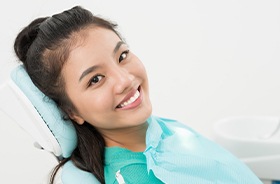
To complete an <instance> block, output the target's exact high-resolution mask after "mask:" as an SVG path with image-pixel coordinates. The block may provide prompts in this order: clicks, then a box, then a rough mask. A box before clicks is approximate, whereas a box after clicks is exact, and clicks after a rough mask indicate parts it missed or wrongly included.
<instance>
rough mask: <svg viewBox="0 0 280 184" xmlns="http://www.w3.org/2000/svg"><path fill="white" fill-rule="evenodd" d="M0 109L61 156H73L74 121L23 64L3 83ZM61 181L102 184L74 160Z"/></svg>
mask: <svg viewBox="0 0 280 184" xmlns="http://www.w3.org/2000/svg"><path fill="white" fill-rule="evenodd" d="M0 111H2V112H4V113H5V114H7V115H8V116H9V117H10V118H11V119H13V120H14V121H15V122H16V123H17V124H18V125H19V126H20V127H21V128H23V129H24V130H25V131H26V132H27V133H29V134H30V135H31V136H32V137H33V139H34V141H35V143H36V144H37V145H38V144H39V146H40V148H42V149H44V150H46V151H48V152H50V153H52V154H54V155H55V156H56V157H57V158H58V160H61V159H63V158H68V157H70V156H71V154H72V152H73V150H74V149H75V148H76V147H77V134H76V131H75V129H74V126H73V124H72V122H71V121H70V120H65V119H63V113H62V112H61V110H60V109H59V108H58V107H57V105H56V104H55V102H54V101H53V100H51V99H50V98H48V97H47V96H45V95H44V94H43V93H42V92H41V91H40V90H39V89H38V88H37V87H36V86H35V85H34V84H33V82H32V81H31V79H30V77H29V75H28V74H27V72H26V70H25V68H24V66H23V65H19V66H17V67H15V68H14V69H13V70H12V72H11V76H10V79H9V80H8V81H7V82H6V83H4V84H3V85H2V86H0ZM15 114H16V115H15ZM36 147H38V146H36ZM58 181H61V182H62V183H65V184H76V183H83V184H99V181H98V180H97V179H96V178H95V176H94V175H93V174H91V173H89V172H86V171H83V170H81V169H78V168H77V167H76V166H75V165H74V164H73V163H72V162H71V161H68V162H67V163H66V164H65V165H64V166H63V168H62V172H61V176H60V178H59V179H58Z"/></svg>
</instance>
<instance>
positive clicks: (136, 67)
mask: <svg viewBox="0 0 280 184" xmlns="http://www.w3.org/2000/svg"><path fill="white" fill-rule="evenodd" d="M79 34H80V37H81V38H83V39H82V41H81V42H79V43H78V44H77V46H76V47H74V49H72V50H71V53H70V57H69V59H68V61H67V62H66V64H65V65H64V67H63V70H62V75H63V78H64V80H65V89H66V93H67V95H68V96H69V98H70V100H71V101H72V103H73V104H74V106H75V108H76V111H74V112H72V113H70V114H69V115H70V117H71V118H72V119H73V120H74V121H76V122H77V123H79V124H82V123H84V121H86V122H88V123H90V124H92V125H93V126H95V127H96V128H97V129H98V130H102V129H104V130H109V129H120V128H128V127H133V126H137V125H140V124H142V123H144V122H145V121H146V120H147V118H148V117H149V116H150V114H151V110H152V107H151V103H150V99H149V89H148V79H147V74H146V71H145V68H144V66H143V64H142V63H141V61H140V60H139V59H138V58H137V57H136V56H135V55H134V54H133V53H132V52H131V51H129V49H128V46H127V45H126V44H125V43H124V42H122V41H121V40H120V38H119V37H118V36H117V35H116V34H115V33H114V32H113V31H111V30H107V29H104V28H89V29H87V30H86V31H82V32H80V33H79Z"/></svg>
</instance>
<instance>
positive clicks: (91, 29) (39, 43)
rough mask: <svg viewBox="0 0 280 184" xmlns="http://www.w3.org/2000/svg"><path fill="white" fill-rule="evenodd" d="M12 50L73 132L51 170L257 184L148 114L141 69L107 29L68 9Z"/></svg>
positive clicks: (37, 25) (103, 178) (198, 140)
mask: <svg viewBox="0 0 280 184" xmlns="http://www.w3.org/2000/svg"><path fill="white" fill-rule="evenodd" d="M14 50H15V52H16V54H17V56H18V58H19V59H20V60H21V61H22V62H23V64H24V66H25V68H26V70H27V72H28V74H29V76H30V78H31V79H32V81H33V83H34V84H35V85H36V86H37V87H38V88H39V89H40V90H41V91H42V92H43V93H44V94H46V95H47V96H49V97H50V98H52V99H53V100H54V101H55V102H56V103H57V105H58V106H59V107H60V108H61V109H62V110H63V111H64V112H65V113H66V114H67V116H68V118H70V119H71V120H72V121H73V124H74V126H75V129H76V131H77V135H78V146H77V148H76V149H75V150H74V152H73V153H72V155H71V157H70V158H65V160H64V161H62V162H61V163H60V164H59V165H58V167H57V169H58V168H60V167H61V166H62V165H63V164H64V163H66V162H67V161H69V160H71V161H72V162H73V163H74V165H75V166H76V167H78V168H80V169H82V170H84V171H88V172H89V173H91V174H93V175H94V176H95V177H96V178H97V179H98V181H99V182H100V183H116V182H126V183H235V184H236V183H256V184H257V183H261V182H260V181H259V179H258V178H257V177H256V176H255V175H254V174H253V173H252V172H251V171H250V170H249V169H248V168H247V167H246V166H245V165H244V164H242V163H241V162H240V161H238V160H237V159H236V158H235V157H233V156H232V155H231V154H230V153H228V152H227V151H225V150H224V149H222V148H221V147H219V146H218V145H216V144H215V143H213V142H211V141H209V140H207V139H206V138H204V137H202V136H200V135H199V134H197V133H196V132H195V131H193V130H192V129H190V128H189V127H186V126H185V125H184V124H181V123H179V122H177V121H175V120H170V119H164V118H160V117H155V116H152V115H151V114H152V106H151V102H150V99H149V85H148V79H147V74H146V71H145V68H144V66H143V64H142V63H141V61H140V60H139V59H138V58H137V56H135V55H134V54H133V53H132V52H131V51H130V50H129V48H128V46H127V44H126V43H125V41H124V40H123V39H122V37H121V36H120V34H119V33H118V32H117V31H116V25H115V24H113V23H111V22H109V21H107V20H104V19H101V18H99V17H96V16H94V15H92V14H91V13H90V12H89V11H88V10H86V9H83V8H82V7H79V6H77V7H73V8H71V9H69V10H67V11H64V12H62V13H59V14H56V15H53V16H52V17H45V18H38V19H36V20H34V21H33V22H31V23H30V24H29V25H28V26H27V27H25V28H24V29H23V30H22V31H21V32H20V33H19V34H18V36H17V38H16V40H15V44H14ZM115 175H116V177H115ZM52 182H53V178H52Z"/></svg>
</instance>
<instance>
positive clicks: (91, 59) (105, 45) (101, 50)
mask: <svg viewBox="0 0 280 184" xmlns="http://www.w3.org/2000/svg"><path fill="white" fill-rule="evenodd" d="M73 36H74V39H73V40H75V39H76V40H75V45H73V47H72V49H71V51H70V53H69V57H68V60H67V62H66V63H65V65H64V67H63V73H64V74H65V72H66V73H68V72H69V73H71V75H72V76H74V75H76V74H77V75H81V73H82V72H83V71H84V70H86V69H87V68H88V67H91V66H93V65H99V64H102V63H104V62H106V61H108V60H110V59H111V58H112V56H113V55H114V49H115V47H116V45H117V44H118V42H119V41H121V39H120V38H119V36H118V35H117V34H116V33H115V32H114V31H112V30H109V29H105V28H99V27H94V28H87V29H85V30H82V31H80V32H78V33H76V35H73Z"/></svg>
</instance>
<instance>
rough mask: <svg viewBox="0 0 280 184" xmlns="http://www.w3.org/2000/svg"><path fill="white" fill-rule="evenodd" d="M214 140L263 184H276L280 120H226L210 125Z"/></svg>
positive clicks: (279, 167)
mask: <svg viewBox="0 0 280 184" xmlns="http://www.w3.org/2000/svg"><path fill="white" fill-rule="evenodd" d="M214 140H215V141H216V142H217V143H219V144H220V145H222V146H223V147H225V148H226V149H227V150H229V151H231V152H232V153H233V154H234V155H235V156H237V157H238V158H239V159H240V160H242V161H243V162H244V163H245V164H247V165H248V166H249V167H250V168H251V169H252V171H253V172H254V173H255V174H256V175H257V176H258V177H259V178H260V179H261V180H262V181H263V182H264V184H280V118H279V117H272V116H270V117H268V116H258V117H257V116H233V117H226V118H223V119H221V120H219V121H217V122H216V123H215V124H214Z"/></svg>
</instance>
